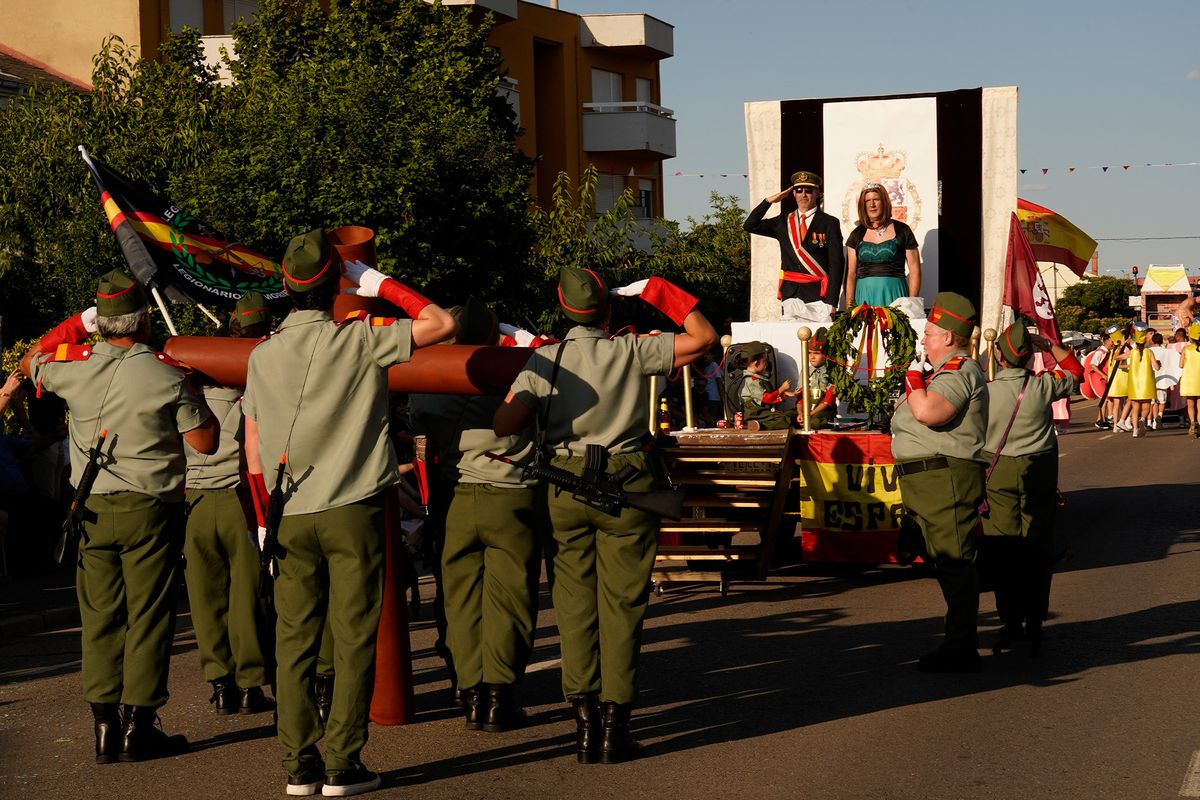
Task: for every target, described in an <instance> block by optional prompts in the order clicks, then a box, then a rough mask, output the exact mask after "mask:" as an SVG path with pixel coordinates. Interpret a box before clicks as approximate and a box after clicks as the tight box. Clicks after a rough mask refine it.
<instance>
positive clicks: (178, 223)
mask: <svg viewBox="0 0 1200 800" xmlns="http://www.w3.org/2000/svg"><path fill="white" fill-rule="evenodd" d="M195 219H196V218H195V217H194V216H192V215H191V214H189V213H188V212H186V211H182V210H181V211H179V212H178V213H177V214H175V216H173V217H171V220H170V222H169V226H170V237H171V244H172V245H173V246H174V247H173V248H172V249H173V251H174V253H175V261H176V262H177V263H178V264H179V265H180V266H181V267H183V268H184V269H185V270H187V271H188V272H189V273H191V274H192V275H194V276H195V277H197V278H199V279H200V280H201V281H202V282H204V283H206V284H208V285H209V286H214V287H216V288H218V289H225V290H226V291H230V292H237V293H243V294H244V293H245V292H249V291H260V290H261V285H260V283H259V282H258V281H256V280H254V279H252V278H245V279H240V280H239V279H236V278H235V279H230V278H226V277H223V276H220V275H217V274H215V273H213V272H210V271H209V270H208V269H206V268H205V267H204V265H203V264H201V263H200V262H199V261H198V260H197V259H196V256H195V255H193V254H192V253H191V252H189V251H188V248H187V244H186V242H187V237H186V234H185V232H186V230H187V227H188V225H190V224H191V223H192V222H193V221H195Z"/></svg>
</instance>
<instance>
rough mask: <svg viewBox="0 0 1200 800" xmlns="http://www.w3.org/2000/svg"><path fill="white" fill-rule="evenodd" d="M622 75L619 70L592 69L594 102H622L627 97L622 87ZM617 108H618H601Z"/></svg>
mask: <svg viewBox="0 0 1200 800" xmlns="http://www.w3.org/2000/svg"><path fill="white" fill-rule="evenodd" d="M621 80H622V76H621V73H619V72H609V71H608V70H606V69H593V70H592V102H593V103H620V102H621V101H622V100H624V99H625V96H624V94H623V90H622V88H621ZM599 110H616V109H599Z"/></svg>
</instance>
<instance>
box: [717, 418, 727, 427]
mask: <svg viewBox="0 0 1200 800" xmlns="http://www.w3.org/2000/svg"><path fill="white" fill-rule="evenodd" d="M717 427H718V428H728V427H729V420H726V419H719V420H717Z"/></svg>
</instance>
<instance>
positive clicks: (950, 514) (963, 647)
mask: <svg viewBox="0 0 1200 800" xmlns="http://www.w3.org/2000/svg"><path fill="white" fill-rule="evenodd" d="M946 460H947V461H948V462H949V466H948V467H947V468H945V469H932V470H927V471H925V472H918V473H917V474H915V475H901V476H900V493H901V495H902V496H903V498H904V506H905V508H907V509H908V512H909V513H910V514H912V515H913V516H914V517H915V518H916V520H917V523H918V524H920V526H921V532H922V533H923V534H924V536H925V549H926V551H927V552H928V553H929V558H930V560H931V561H932V562H933V566H934V569H935V570H936V572H937V579H938V585H939V586H940V587H941V589H942V596H943V597H944V598H945V600H946V622H945V631H946V640H945V641H944V642H943V643H942V647H941V649H942V650H944V651H947V652H965V651H968V650H975V649H977V648H978V647H979V633H978V627H977V625H978V623H977V617H978V616H979V575H978V573H977V572H976V571H975V538H974V537H975V534H976V528H977V527H978V526H979V503H980V502H981V501H982V500H983V492H984V488H983V472H984V465H983V464H981V463H979V462H978V461H970V460H967V459H963V458H954V457H950V456H947V457H946Z"/></svg>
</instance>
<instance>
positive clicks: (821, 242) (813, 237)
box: [742, 170, 846, 309]
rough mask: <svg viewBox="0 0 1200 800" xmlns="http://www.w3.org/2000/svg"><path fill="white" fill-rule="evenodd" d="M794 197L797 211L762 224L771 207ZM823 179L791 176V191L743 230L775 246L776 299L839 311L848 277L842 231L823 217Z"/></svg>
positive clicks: (762, 208) (762, 206) (766, 204)
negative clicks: (817, 303)
mask: <svg viewBox="0 0 1200 800" xmlns="http://www.w3.org/2000/svg"><path fill="white" fill-rule="evenodd" d="M788 197H792V198H795V201H796V210H795V211H791V212H789V213H787V214H783V213H781V214H779V215H777V216H774V217H771V218H770V219H763V217H764V216H766V213H767V210H768V209H769V208H770V207H771V205H772V204H774V203H778V202H780V201H782V200H784V199H785V198H788ZM820 205H821V176H820V175H818V174H816V173H815V172H808V171H806V170H801V171H800V172H795V173H793V174H792V185H791V186H789V187H788V188H786V189H784V190H783V191H782V192H780V193H779V194H775V195H771V196H770V197H768V198H766V199H765V200H763V201H762V202H761V203H759V204H758V205H757V206H755V207H754V210H753V211H751V212H750V216H748V217H746V221H745V223H743V224H742V227H743V228H745V229H746V230H747V231H748V232H750V233H756V234H758V235H759V236H770V237H772V238H774V239H776V240H778V241H779V258H780V267H779V299H780V300H789V299H792V298H796V299H797V300H800V301H801V302H804V303H811V302H814V301H817V300H820V301H822V302H824V303H827V304H828V305H829V306H831V307H832V308H833V309H836V308H837V307H838V298H839V297H840V296H841V293H842V279H843V276H844V275H845V271H846V251H845V250H844V249H843V247H842V226H841V224H840V223H838V220H837V218H836V217H834V216H831V215H830V214H826V213H825V212H824V211H821V208H820Z"/></svg>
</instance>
